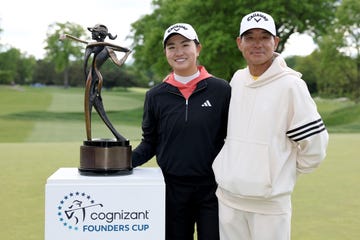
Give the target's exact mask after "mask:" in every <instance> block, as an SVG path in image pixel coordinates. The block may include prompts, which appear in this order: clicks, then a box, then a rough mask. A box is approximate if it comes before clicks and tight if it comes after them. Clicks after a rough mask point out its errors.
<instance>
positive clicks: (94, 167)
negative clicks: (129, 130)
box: [78, 139, 132, 176]
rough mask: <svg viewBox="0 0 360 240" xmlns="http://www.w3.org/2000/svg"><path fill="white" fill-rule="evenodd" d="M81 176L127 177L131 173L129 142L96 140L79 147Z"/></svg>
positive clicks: (85, 142)
mask: <svg viewBox="0 0 360 240" xmlns="http://www.w3.org/2000/svg"><path fill="white" fill-rule="evenodd" d="M78 170H79V173H80V174H81V175H89V176H91V175H103V176H104V175H127V174H131V173H132V164H131V145H129V141H125V142H122V141H116V140H112V139H96V140H91V141H84V142H83V145H82V146H81V147H80V167H79V169H78Z"/></svg>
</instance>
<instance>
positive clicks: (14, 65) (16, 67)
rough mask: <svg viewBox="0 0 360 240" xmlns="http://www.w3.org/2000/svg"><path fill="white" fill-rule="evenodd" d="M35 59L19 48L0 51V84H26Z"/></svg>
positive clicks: (29, 79) (29, 80)
mask: <svg viewBox="0 0 360 240" xmlns="http://www.w3.org/2000/svg"><path fill="white" fill-rule="evenodd" d="M35 64H36V60H35V58H34V57H33V56H26V55H25V54H23V53H21V52H20V50H19V49H16V48H10V49H8V50H6V51H4V52H0V84H15V83H16V84H27V83H29V82H31V79H32V73H33V71H34V66H35Z"/></svg>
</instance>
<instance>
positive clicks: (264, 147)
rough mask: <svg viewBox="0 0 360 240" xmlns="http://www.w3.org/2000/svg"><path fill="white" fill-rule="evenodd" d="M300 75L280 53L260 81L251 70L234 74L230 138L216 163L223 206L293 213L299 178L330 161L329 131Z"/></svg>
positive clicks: (218, 191) (229, 121) (264, 211)
mask: <svg viewBox="0 0 360 240" xmlns="http://www.w3.org/2000/svg"><path fill="white" fill-rule="evenodd" d="M300 77H301V74H300V73H298V72H295V71H293V70H292V69H290V68H289V67H287V66H286V63H285V61H284V60H283V58H282V57H281V56H280V55H279V54H277V53H275V59H274V61H273V63H272V65H271V66H270V67H269V68H268V69H267V71H266V72H264V73H263V74H262V75H261V76H259V78H258V79H257V80H256V81H254V80H253V79H252V77H251V75H250V72H249V69H248V68H245V69H241V70H238V71H237V72H236V73H235V74H234V76H233V78H232V80H231V82H230V85H231V87H232V93H231V101H230V108H229V119H228V130H227V138H226V141H225V144H224V146H223V148H222V150H221V151H220V153H219V154H218V156H217V157H216V159H215V161H214V163H213V170H214V173H215V177H216V181H217V182H218V184H219V187H218V190H217V196H218V198H219V200H220V201H222V202H223V203H224V204H227V205H229V206H231V207H233V208H237V209H241V210H244V211H250V212H259V213H274V214H277V213H283V212H289V211H291V199H290V194H291V193H292V191H293V189H294V186H295V182H296V176H297V174H299V173H309V172H311V171H313V170H314V169H315V168H316V167H318V165H319V164H320V162H321V161H322V160H323V159H324V158H325V155H326V147H327V143H328V133H327V131H326V129H325V126H324V124H323V122H322V120H321V117H320V115H319V113H318V112H317V108H316V105H315V103H314V101H313V99H312V98H311V96H310V93H309V91H308V89H307V86H306V84H305V82H304V81H303V80H302V79H301V78H300Z"/></svg>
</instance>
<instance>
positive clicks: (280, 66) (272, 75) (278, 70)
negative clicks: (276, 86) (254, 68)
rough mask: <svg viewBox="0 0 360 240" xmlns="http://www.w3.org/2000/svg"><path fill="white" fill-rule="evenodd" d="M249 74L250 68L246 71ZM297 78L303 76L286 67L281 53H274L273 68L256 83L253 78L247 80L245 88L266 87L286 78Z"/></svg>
mask: <svg viewBox="0 0 360 240" xmlns="http://www.w3.org/2000/svg"><path fill="white" fill-rule="evenodd" d="M245 71H246V72H247V74H249V75H251V74H250V71H249V67H247V68H246V69H245ZM289 75H292V76H295V77H298V78H301V76H302V74H301V73H299V72H296V71H294V70H292V69H291V68H289V67H288V66H287V65H286V62H285V60H284V59H283V58H282V57H281V56H280V54H279V53H274V60H273V63H272V64H271V66H270V67H269V68H268V69H267V70H266V71H265V72H264V73H263V74H262V75H261V76H259V78H258V79H257V80H256V81H253V80H252V78H251V77H249V78H247V79H249V80H247V82H246V83H245V86H247V87H260V86H263V85H266V84H268V83H270V82H272V81H275V80H278V79H280V78H282V77H284V76H289Z"/></svg>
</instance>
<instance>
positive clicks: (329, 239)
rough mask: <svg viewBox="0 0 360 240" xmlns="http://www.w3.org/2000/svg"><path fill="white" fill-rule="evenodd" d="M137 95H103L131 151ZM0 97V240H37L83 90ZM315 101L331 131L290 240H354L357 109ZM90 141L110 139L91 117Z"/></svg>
mask: <svg viewBox="0 0 360 240" xmlns="http://www.w3.org/2000/svg"><path fill="white" fill-rule="evenodd" d="M144 91H145V90H144V89H128V90H126V91H124V90H122V89H121V91H120V90H113V91H105V90H104V91H103V93H102V96H103V101H104V106H105V108H106V110H107V113H108V116H109V118H110V120H111V122H112V123H113V124H114V125H115V128H116V129H117V130H118V131H119V132H120V133H121V134H123V135H124V136H125V137H127V138H129V139H130V142H131V144H132V145H133V147H135V146H136V145H137V144H138V142H139V141H140V138H141V116H142V106H143V100H144ZM0 96H1V102H0V109H1V111H0V153H1V155H0V156H1V157H0V169H1V171H2V173H1V174H0V181H1V182H0V187H1V193H0V199H1V205H0V211H1V217H0V224H1V232H0V237H1V239H6V240H24V239H26V240H38V239H43V236H44V214H45V213H44V203H45V202H44V201H45V200H44V190H45V184H46V179H47V178H48V177H49V176H50V175H51V174H52V173H54V172H55V171H56V170H57V169H58V168H60V167H78V164H79V148H80V145H82V141H83V140H84V138H85V124H84V117H83V89H81V88H70V89H63V88H55V87H54V88H30V87H5V86H0ZM316 102H317V105H318V108H319V111H320V112H321V115H322V116H323V119H324V121H325V124H326V126H327V128H328V130H329V132H330V142H329V148H328V155H327V158H326V160H325V161H324V162H323V163H322V165H321V166H320V167H319V169H317V170H316V171H315V172H314V173H311V174H309V175H304V176H301V177H300V178H299V180H298V183H297V185H296V188H295V191H294V194H293V219H292V240H338V239H341V240H355V239H360V231H359V230H358V227H359V226H360V218H359V217H358V213H359V209H360V201H359V199H360V192H359V191H358V187H357V185H358V184H359V182H360V174H359V172H360V161H359V159H360V158H359V156H360V150H359V146H360V118H359V117H360V114H359V113H360V111H359V109H360V108H359V105H355V104H354V103H352V102H351V101H347V100H339V99H336V100H326V99H316ZM93 135H94V137H112V135H111V134H110V132H109V130H108V129H107V128H106V127H105V126H104V124H103V123H102V121H101V120H100V119H99V118H98V117H97V114H93ZM145 166H156V162H155V160H154V159H153V160H152V161H150V162H149V163H147V164H146V165H145Z"/></svg>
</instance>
